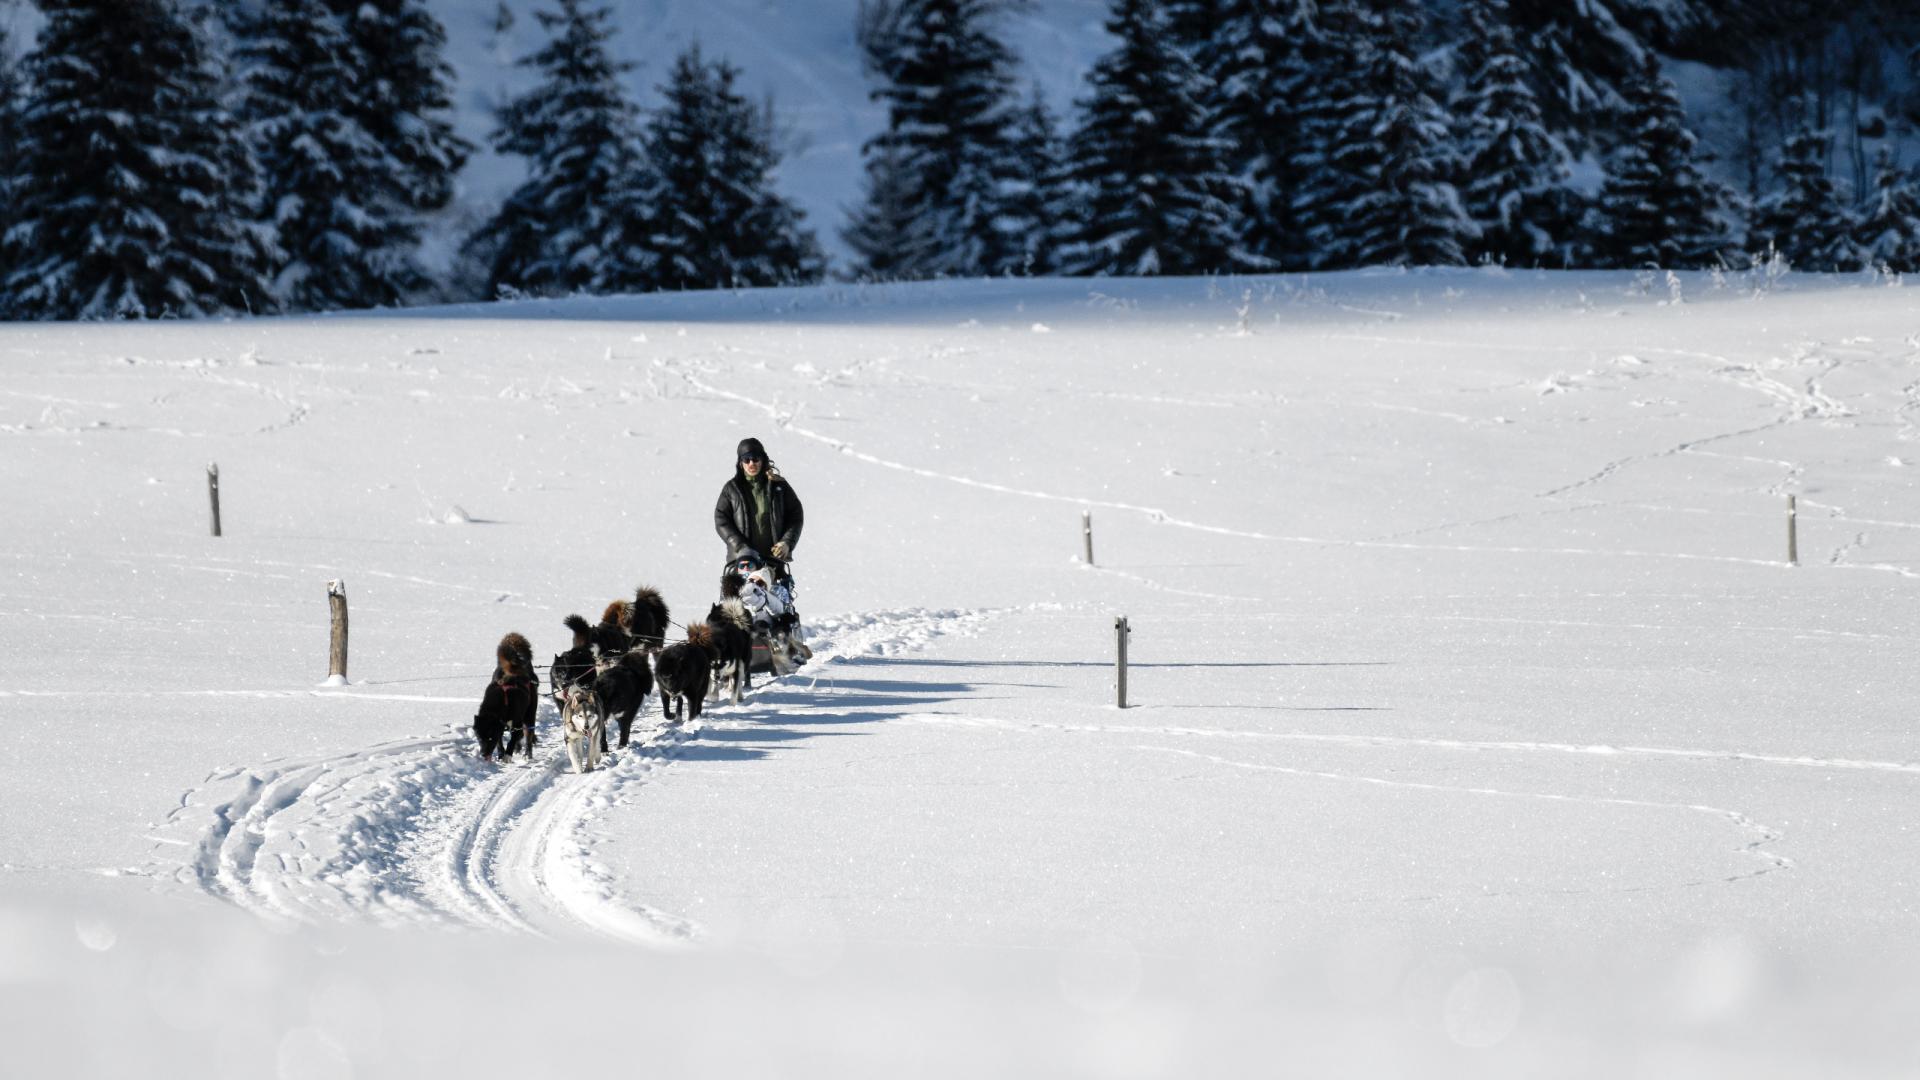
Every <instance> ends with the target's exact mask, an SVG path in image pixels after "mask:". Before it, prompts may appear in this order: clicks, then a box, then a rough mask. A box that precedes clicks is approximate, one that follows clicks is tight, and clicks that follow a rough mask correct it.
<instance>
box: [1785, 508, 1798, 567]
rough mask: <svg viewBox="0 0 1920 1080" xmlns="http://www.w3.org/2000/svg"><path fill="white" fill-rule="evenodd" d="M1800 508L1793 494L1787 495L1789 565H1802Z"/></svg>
mask: <svg viewBox="0 0 1920 1080" xmlns="http://www.w3.org/2000/svg"><path fill="white" fill-rule="evenodd" d="M1799 519H1800V509H1799V507H1798V506H1797V505H1796V500H1795V499H1794V497H1793V496H1792V495H1789V496H1787V565H1788V566H1799V565H1800V520H1799Z"/></svg>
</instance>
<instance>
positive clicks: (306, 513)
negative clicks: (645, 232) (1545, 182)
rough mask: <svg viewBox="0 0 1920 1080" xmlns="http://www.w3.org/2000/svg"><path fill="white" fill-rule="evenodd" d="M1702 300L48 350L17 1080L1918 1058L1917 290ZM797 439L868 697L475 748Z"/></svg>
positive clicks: (12, 388) (1511, 1070)
mask: <svg viewBox="0 0 1920 1080" xmlns="http://www.w3.org/2000/svg"><path fill="white" fill-rule="evenodd" d="M1677 281H1678V290H1679V295H1681V296H1682V297H1683V302H1681V303H1677V304H1676V303H1674V302H1673V299H1674V295H1675V292H1674V289H1673V288H1672V287H1670V286H1669V283H1668V282H1667V281H1666V280H1665V279H1662V280H1659V281H1651V280H1648V279H1642V278H1639V277H1637V276H1636V275H1632V274H1573V275H1568V274H1557V275H1542V274H1531V273H1513V274H1505V273H1498V272H1472V271H1460V272H1449V273H1412V274H1406V273H1380V274H1369V273H1361V274H1344V275H1330V276H1321V277H1313V278H1285V279H1280V278H1259V279H1238V278H1235V279H1221V280H1218V281H1211V282H1210V281H1200V280H1169V281H1151V282H1140V281H1091V282H1090V281H1039V282H966V283H941V284H928V285H919V286H905V287H887V288H873V287H856V286H824V287H819V288H814V289H804V290H775V291H762V292H743V293H725V294H685V295H674V296H653V297H645V298H638V299H627V300H606V301H570V302H553V303H524V304H517V305H502V306H491V307H474V308H449V309H440V310H436V311H431V312H424V313H410V314H406V315H386V316H378V317H353V318H315V319H284V320H268V321H237V322H228V323H202V324H166V323H159V324H144V325H124V324H122V325H82V326H45V325H40V326H19V325H15V326H8V327H4V328H0V350H4V356H5V358H6V372H7V376H6V378H5V380H4V383H3V384H0V446H4V447H5V448H6V449H5V453H4V454H0V470H3V472H0V481H4V484H5V488H6V490H7V491H8V492H9V494H10V497H9V499H8V503H7V505H8V511H7V513H6V521H7V528H6V530H5V538H4V540H0V560H4V562H0V575H4V577H0V640H4V642H5V648H4V650H0V822H3V823H4V824H0V1036H4V1040H5V1044H6V1046H7V1050H6V1052H5V1057H6V1058H7V1059H8V1061H9V1066H8V1067H7V1068H6V1069H4V1070H0V1071H4V1072H6V1073H7V1074H8V1075H19V1076H52V1075H85V1076H127V1075H176V1076H187V1075H191V1076H208V1077H212V1076H233V1077H260V1076H280V1077H296V1076H297V1077H345V1076H360V1077H367V1076H376V1077H385V1076H396V1077H398V1076H407V1077H419V1076H471V1075H516V1076H535V1075H552V1074H557V1073H558V1072H560V1071H561V1070H563V1069H577V1068H600V1069H607V1068H612V1069H618V1070H620V1071H621V1073H622V1074H642V1073H644V1074H646V1075H661V1074H664V1075H713V1076H762V1075H764V1076H789V1075H794V1076H828V1075H832V1076H840V1075H848V1074H853V1075H885V1076H896V1075H942V1076H968V1077H978V1076H993V1075H1008V1074H1018V1075H1033V1076H1100V1077H1105V1076H1123V1077H1131V1076H1192V1075H1215V1076H1251V1075H1262V1076H1265V1075H1300V1076H1327V1075H1356V1076H1396V1075H1420V1076H1431V1075H1463V1076H1464V1075H1471V1076H1516V1077H1519V1076H1525V1077H1537V1076H1547V1075H1552V1076H1594V1077H1619V1076H1629V1075H1631V1076H1644V1077H1697V1076H1719V1075H1727V1076H1740V1077H1743V1078H1745V1077H1755V1076H1811V1075H1820V1076H1905V1075H1912V1074H1913V1073H1914V1072H1915V1070H1920V1037H1916V1036H1915V1035H1914V1034H1913V1029H1912V1026H1911V1024H1910V1023H1907V1021H1910V1020H1911V1019H1912V1017H1913V1015H1914V1014H1915V1012H1916V1009H1920V977H1916V976H1915V975H1914V974H1913V972H1914V970H1915V969H1914V966H1913V964H1914V961H1915V960H1916V959H1917V957H1916V955H1915V954H1916V951H1917V950H1916V941H1920V936H1917V935H1916V931H1920V918H1917V917H1916V913H1915V909H1914V899H1913V898H1914V892H1915V886H1916V884H1920V882H1917V881H1916V878H1917V876H1920V845H1917V844H1916V837H1915V835H1914V828H1915V822H1916V819H1917V818H1920V813H1916V811H1920V731H1916V725H1915V723H1914V720H1913V717H1914V706H1915V702H1916V700H1917V699H1920V679H1916V676H1915V675H1914V649H1915V645H1916V643H1917V641H1920V622H1917V619H1916V616H1920V607H1917V606H1916V601H1917V600H1920V581H1916V580H1915V577H1916V575H1920V510H1916V509H1915V507H1916V506H1920V502H1917V501H1916V498H1915V496H1916V493H1917V492H1916V487H1917V486H1920V484H1917V483H1916V470H1915V468H1914V465H1915V464H1916V463H1920V293H1916V292H1914V291H1913V290H1910V289H1904V288H1889V287H1885V286H1884V285H1882V284H1879V283H1875V282H1873V281H1871V280H1870V279H1867V278H1849V279H1844V280H1826V279H1816V278H1801V277H1792V276H1790V277H1788V278H1787V279H1786V280H1785V281H1784V282H1781V283H1779V284H1778V285H1776V286H1774V287H1773V288H1772V289H1771V290H1770V291H1767V292H1765V293H1764V294H1761V295H1756V293H1755V282H1753V281H1751V280H1748V279H1745V278H1733V279H1729V280H1728V281H1726V282H1725V283H1723V284H1719V283H1715V282H1714V281H1711V280H1709V278H1708V277H1706V276H1705V275H1687V276H1684V277H1682V278H1680V279H1677ZM745 435H756V436H758V437H760V438H761V439H763V440H764V441H765V442H766V444H767V446H768V448H769V450H770V451H771V453H772V454H773V456H774V458H775V459H776V461H777V463H778V464H779V466H780V467H781V468H782V470H783V471H784V472H785V473H786V474H787V475H788V477H789V478H790V479H791V480H792V482H793V484H794V486H795V488H796V490H797V491H798V493H799V494H800V495H801V497H802V498H803V499H804V500H805V503H806V508H807V515H808V523H807V527H806V535H805V538H804V540H803V541H802V543H801V545H800V548H799V551H798V558H797V562H796V564H795V570H796V575H797V577H798V580H799V585H800V595H799V605H800V609H801V611H802V612H803V613H804V614H805V616H806V619H807V622H808V625H809V627H810V631H811V638H812V641H813V644H814V647H815V649H816V650H817V656H816V658H815V660H814V661H813V662H812V663H811V664H810V665H808V666H807V667H806V668H805V669H803V672H802V673H801V674H798V675H795V676H792V677H789V678H786V679H782V680H777V681H772V680H765V679H763V680H761V681H759V682H757V683H756V686H755V689H754V691H753V692H752V694H751V695H750V696H749V697H748V699H747V700H746V701H745V702H744V703H743V704H742V705H740V706H737V707H736V706H731V705H717V706H714V707H712V708H711V710H710V711H709V712H708V713H707V714H706V715H704V716H703V717H702V718H701V720H700V721H699V722H698V723H695V724H690V725H687V726H685V727H683V728H680V729H665V728H663V727H662V725H661V724H660V718H659V711H658V704H657V702H656V701H654V700H652V699H650V700H649V703H648V706H647V709H646V711H645V712H643V714H642V720H641V723H640V724H639V725H638V727H637V729H636V745H635V746H633V747H631V748H629V749H627V750H625V751H617V752H616V753H615V755H614V759H613V761H612V763H611V764H610V765H609V766H607V767H606V768H604V769H603V770H601V771H598V772H595V773H592V774H588V775H585V776H577V775H574V774H572V773H571V772H570V771H568V769H567V768H566V766H565V764H564V759H565V753H564V749H563V747H562V746H561V745H560V740H559V737H558V724H557V720H556V718H555V717H554V716H553V715H552V713H551V711H550V710H548V711H543V714H542V719H541V743H540V746H539V750H538V753H537V756H536V759H535V761H534V762H533V763H531V764H524V763H514V764H512V765H508V766H496V765H488V764H485V763H482V762H479V761H477V760H476V759H475V758H474V756H473V754H472V748H471V738H470V737H469V735H468V734H467V724H468V722H469V719H470V717H471V716H472V713H473V711H474V708H475V706H476V704H477V702H478V700H479V697H480V691H481V689H482V686H483V685H484V683H485V680H486V678H487V677H488V673H489V672H490V670H491V655H492V649H493V645H494V643H495V642H496V641H497V640H498V639H499V637H500V635H501V634H502V633H504V632H506V631H508V630H519V631H521V632H523V633H526V634H527V635H528V636H529V637H530V638H532V640H533V642H534V645H535V648H536V652H537V653H538V654H539V657H540V659H542V660H543V661H544V659H545V658H546V657H547V656H549V655H551V654H552V653H553V652H556V651H558V650H559V649H560V648H561V647H562V646H563V645H564V644H566V642H565V641H564V640H563V638H564V636H565V631H564V630H563V629H562V627H561V619H562V617H563V616H565V615H566V614H568V613H569V612H574V611H577V612H581V613H583V614H586V615H588V616H589V617H590V618H592V617H596V616H597V615H598V612H599V610H600V608H601V607H602V606H603V605H604V604H605V603H606V602H607V601H608V600H610V599H613V598H615V597H617V596H621V595H626V594H630V593H631V590H632V588H633V587H634V586H635V585H636V584H641V583H645V584H651V585H655V586H657V587H659V588H660V589H661V590H662V592H663V593H664V594H665V595H666V597H667V599H668V601H669V603H670V604H671V605H672V607H673V611H674V614H675V617H676V618H677V619H679V620H681V621H684V620H685V619H687V618H689V617H699V616H701V615H703V614H704V612H705V611H706V607H707V605H708V604H709V603H710V602H711V600H712V599H713V598H714V596H715V594H716V591H717V580H716V579H717V569H718V563H719V560H720V557H721V552H720V550H719V545H718V542H717V541H716V540H715V538H714V536H713V532H712V528H711V512H712V504H713V499H714V495H715V492H716V491H717V489H718V487H719V485H720V483H721V481H722V480H723V479H724V478H725V477H726V476H727V475H728V472H729V470H730V468H731V463H730V458H731V454H732V450H733V446H734V443H735V442H736V441H737V440H738V439H739V438H740V437H742V436H745ZM210 462H218V463H219V466H220V483H221V500H222V518H223V525H224V529H225V532H226V535H225V536H224V537H223V538H220V539H213V538H211V537H210V536H208V535H207V534H208V526H207V518H208V507H207V491H206V482H205V478H206V466H207V465H208V464H209V463H210ZM1790 493H1791V494H1794V495H1797V496H1798V498H1799V557H1800V565H1799V566H1798V567H1797V568H1794V567H1789V566H1788V565H1787V564H1786V539H1787V520H1786V497H1787V495H1788V494H1790ZM1083 510H1091V512H1092V514H1093V525H1094V533H1095V535H1094V554H1095V565H1094V566H1091V567H1090V566H1087V565H1085V564H1084V562H1083V561H1082V560H1081V558H1080V551H1081V535H1080V522H1081V513H1082V511H1083ZM334 578H339V579H341V580H343V581H344V582H345V586H346V590H347V595H348V597H349V602H350V605H351V619H352V622H351V625H352V652H351V656H350V665H349V683H348V685H346V686H344V687H328V686H325V685H322V683H323V682H324V680H325V678H326V675H327V666H326V661H327V599H326V583H327V582H328V581H329V580H331V579H334ZM1118 615H1125V616H1127V617H1128V618H1129V620H1130V621H1131V625H1132V627H1133V636H1132V641H1131V657H1132V664H1133V666H1132V670H1131V674H1130V679H1129V695H1130V700H1129V705H1130V706H1131V707H1129V708H1127V709H1125V710H1120V709H1117V708H1115V707H1114V704H1113V696H1114V693H1113V671H1112V660H1113V652H1114V629H1113V625H1114V619H1115V617H1116V616H1118ZM22 1063H24V1064H22ZM16 1066H18V1067H19V1068H20V1071H18V1072H16V1071H15V1068H16Z"/></svg>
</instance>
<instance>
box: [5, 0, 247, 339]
mask: <svg viewBox="0 0 1920 1080" xmlns="http://www.w3.org/2000/svg"><path fill="white" fill-rule="evenodd" d="M40 9H41V11H42V12H43V13H44V14H45V16H46V20H47V22H46V25H45V27H44V28H43V29H42V31H41V34H40V37H39V40H38V43H37V44H36V46H35V48H34V50H33V52H32V53H31V54H29V55H28V57H27V59H26V74H27V77H28V81H29V83H30V85H31V87H32V90H31V92H30V96H29V98H28V101H27V104H26V107H25V109H24V111H23V112H22V115H21V119H20V147H19V160H18V163H17V167H16V169H15V176H16V177H17V178H18V187H17V193H18V200H17V202H16V215H15V218H14V222H13V225H12V228H11V229H10V230H9V231H8V235H7V241H8V242H7V245H6V246H7V273H6V278H5V284H4V286H3V288H4V294H5V307H6V309H7V310H8V312H9V313H10V314H11V315H12V316H13V317H16V318H33V319H93V318H142V317H160V316H198V315H206V314H213V313H217V312H225V311H244V310H248V309H252V310H255V311H258V310H261V309H263V308H265V307H268V306H270V305H271V302H272V301H271V290H270V289H269V287H268V284H267V281H266V278H265V273H264V267H265V263H266V257H267V247H268V243H269V241H268V238H267V235H266V230H265V229H264V228H263V227H262V226H260V225H259V223H258V222H256V221H254V220H252V217H251V210H252V203H253V198H254V191H255V186H256V177H255V172H254V163H253V159H252V156H251V155H250V154H249V153H248V149H247V145H246V142H245V140H244V138H243V137H242V135H241V133H240V131H239V126H238V125H237V124H236V123H235V122H234V118H233V116H232V114H231V113H229V112H228V111H227V109H226V107H225V105H224V104H223V102H222V100H221V92H222V80H221V64H220V61H219V59H218V58H217V57H216V56H215V55H214V53H213V52H212V50H211V47H210V45H209V43H208V40H207V38H206V36H205V34H204V33H203V27H202V26H201V25H200V24H199V20H198V18H197V17H196V16H193V15H189V14H188V13H186V12H185V11H184V10H183V9H182V8H181V7H180V6H179V5H177V4H176V3H175V2H174V0H44V2H43V3H41V4H40Z"/></svg>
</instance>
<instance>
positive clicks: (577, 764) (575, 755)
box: [560, 680, 607, 773]
mask: <svg viewBox="0 0 1920 1080" xmlns="http://www.w3.org/2000/svg"><path fill="white" fill-rule="evenodd" d="M563 700H564V701H565V702H566V704H565V705H564V706H563V707H562V710H561V714H560V715H561V719H562V728H561V730H562V731H563V732H564V733H565V734H566V739H567V757H568V758H569V759H571V760H572V761H573V771H574V772H577V773H583V772H592V771H593V770H594V768H595V767H597V766H598V765H599V764H600V752H601V750H602V749H604V748H605V747H606V744H607V713H606V710H605V709H603V708H601V706H600V697H599V695H597V694H595V693H594V692H593V683H592V681H591V680H589V681H585V682H576V683H574V684H573V685H571V686H569V687H567V689H566V691H565V692H564V695H563Z"/></svg>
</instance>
